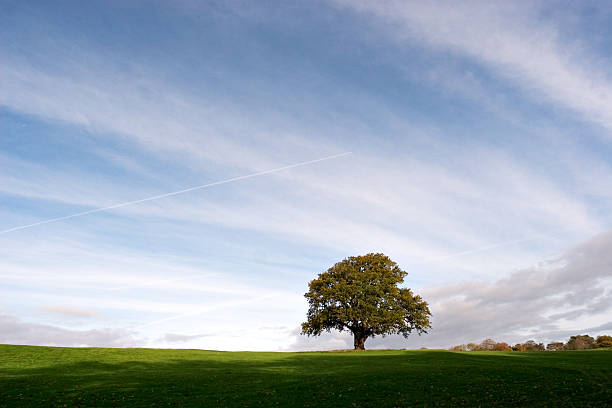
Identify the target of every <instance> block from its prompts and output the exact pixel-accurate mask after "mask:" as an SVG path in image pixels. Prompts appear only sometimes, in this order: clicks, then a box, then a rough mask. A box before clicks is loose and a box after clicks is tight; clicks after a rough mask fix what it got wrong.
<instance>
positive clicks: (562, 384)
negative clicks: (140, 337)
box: [0, 345, 612, 407]
mask: <svg viewBox="0 0 612 408" xmlns="http://www.w3.org/2000/svg"><path fill="white" fill-rule="evenodd" d="M0 406H2V407H29V406H41V407H46V406H49V407H55V406H58V407H77V406H81V407H84V406H100V407H105V406H142V407H152V406H155V407H158V406H159V407H162V406H163V407H172V406H179V407H196V406H226V407H252V406H265V407H274V406H305V407H353V406H357V407H367V406H371V407H398V406H399V407H402V406H419V407H425V406H426V407H437V406H447V407H450V406H470V407H476V406H482V407H494V406H499V407H509V406H517V407H523V406H550V407H560V406H567V407H572V406H575V407H605V406H612V350H593V351H563V352H531V353H529V352H527V353H518V352H481V353H478V352H471V353H453V352H448V351H435V350H431V351H430V350H424V351H420V350H419V351H366V352H329V353H328V352H320V353H247V352H240V353H233V352H217V351H200V350H156V349H103V348H53V347H31V346H9V345H0Z"/></svg>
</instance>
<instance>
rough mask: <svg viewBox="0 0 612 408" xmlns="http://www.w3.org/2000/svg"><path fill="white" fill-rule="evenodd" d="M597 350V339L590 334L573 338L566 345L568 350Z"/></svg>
mask: <svg viewBox="0 0 612 408" xmlns="http://www.w3.org/2000/svg"><path fill="white" fill-rule="evenodd" d="M592 348H595V339H594V338H592V337H591V336H589V335H588V334H583V335H580V336H572V337H570V338H569V340H568V341H567V343H566V344H565V349H566V350H588V349H592Z"/></svg>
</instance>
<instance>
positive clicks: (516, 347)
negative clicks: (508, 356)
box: [512, 343, 525, 351]
mask: <svg viewBox="0 0 612 408" xmlns="http://www.w3.org/2000/svg"><path fill="white" fill-rule="evenodd" d="M512 351H525V346H523V345H522V344H520V343H517V344H515V345H514V346H512Z"/></svg>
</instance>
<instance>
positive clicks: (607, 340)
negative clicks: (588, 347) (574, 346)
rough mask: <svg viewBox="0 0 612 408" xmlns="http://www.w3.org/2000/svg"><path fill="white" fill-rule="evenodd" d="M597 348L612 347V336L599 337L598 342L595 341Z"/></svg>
mask: <svg viewBox="0 0 612 408" xmlns="http://www.w3.org/2000/svg"><path fill="white" fill-rule="evenodd" d="M595 346H596V347H598V348H604V347H605V348H608V347H612V336H605V335H604V336H597V340H595Z"/></svg>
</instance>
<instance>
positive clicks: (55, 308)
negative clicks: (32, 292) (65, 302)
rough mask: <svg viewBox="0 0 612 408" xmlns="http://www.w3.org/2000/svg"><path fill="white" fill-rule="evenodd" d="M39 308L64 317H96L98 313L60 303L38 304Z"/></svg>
mask: <svg viewBox="0 0 612 408" xmlns="http://www.w3.org/2000/svg"><path fill="white" fill-rule="evenodd" d="M38 309H39V310H42V311H45V312H51V313H57V314H59V315H61V316H64V317H69V318H70V317H77V318H88V317H98V316H99V315H100V313H98V312H97V311H95V310H89V309H83V308H79V307H73V306H61V305H46V306H39V307H38Z"/></svg>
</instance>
